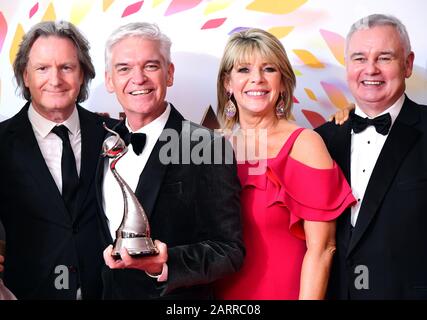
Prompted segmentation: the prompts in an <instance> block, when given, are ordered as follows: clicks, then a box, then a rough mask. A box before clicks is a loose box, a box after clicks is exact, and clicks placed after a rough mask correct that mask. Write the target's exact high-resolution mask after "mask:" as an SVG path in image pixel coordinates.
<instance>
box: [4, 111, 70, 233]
mask: <svg viewBox="0 0 427 320" xmlns="http://www.w3.org/2000/svg"><path fill="white" fill-rule="evenodd" d="M28 107H29V103H27V104H26V105H25V107H24V108H23V109H22V110H21V111H20V112H19V113H18V114H17V115H16V116H15V117H14V118H13V119H12V120H11V123H10V128H12V129H11V134H12V140H13V141H15V144H14V148H13V151H12V152H14V153H15V154H14V159H15V160H16V161H17V165H19V166H20V167H22V168H26V169H28V171H29V172H30V175H31V178H32V179H34V180H35V182H36V185H37V186H38V188H37V190H34V192H37V193H40V197H42V198H44V199H46V201H49V203H50V204H51V206H52V210H48V211H46V212H45V216H44V218H45V219H49V220H52V221H55V222H56V223H58V224H59V225H65V226H69V224H70V223H71V216H70V214H69V213H68V211H67V209H66V207H65V204H64V201H63V200H62V197H61V194H60V192H59V190H58V187H57V186H56V183H55V181H54V180H53V178H52V175H51V173H50V171H49V168H48V167H47V165H46V162H45V160H44V158H43V155H42V153H41V151H40V148H39V144H38V142H37V139H36V137H35V135H34V131H33V128H32V126H31V123H30V120H29V119H28Z"/></svg>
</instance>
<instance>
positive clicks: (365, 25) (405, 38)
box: [346, 14, 411, 55]
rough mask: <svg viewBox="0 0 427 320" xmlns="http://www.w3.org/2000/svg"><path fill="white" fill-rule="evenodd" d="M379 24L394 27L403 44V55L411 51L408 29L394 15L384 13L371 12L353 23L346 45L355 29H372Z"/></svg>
mask: <svg viewBox="0 0 427 320" xmlns="http://www.w3.org/2000/svg"><path fill="white" fill-rule="evenodd" d="M379 26H391V27H393V28H395V29H396V31H397V33H398V34H399V37H400V40H401V41H402V44H403V46H404V49H405V55H409V54H410V53H411V41H410V40H409V35H408V31H407V30H406V27H405V25H404V24H403V23H402V22H401V21H400V20H399V19H397V18H396V17H394V16H392V15H386V14H371V15H369V16H366V17H363V18H361V19H359V20H357V21H356V22H355V23H353V25H352V26H351V27H350V31H349V32H348V34H347V37H346V43H347V47H348V43H349V42H350V39H351V37H352V36H353V34H354V33H355V32H356V31H359V30H366V29H372V28H374V27H379ZM346 52H347V48H346Z"/></svg>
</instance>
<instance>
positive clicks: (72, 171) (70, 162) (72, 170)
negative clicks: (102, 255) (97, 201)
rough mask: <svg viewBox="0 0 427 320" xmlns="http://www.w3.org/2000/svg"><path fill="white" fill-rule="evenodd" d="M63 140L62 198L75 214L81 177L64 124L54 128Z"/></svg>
mask: <svg viewBox="0 0 427 320" xmlns="http://www.w3.org/2000/svg"><path fill="white" fill-rule="evenodd" d="M52 132H53V133H54V134H56V135H57V136H58V137H60V138H61V140H62V157H61V175H62V199H63V200H64V203H65V206H66V207H67V209H68V212H69V213H70V214H71V215H72V216H73V214H74V205H75V198H76V195H77V189H78V186H79V177H78V175H77V168H76V159H75V158H74V153H73V149H72V148H71V144H70V139H69V137H68V129H67V127H66V126H64V125H60V126H56V127H54V128H53V129H52Z"/></svg>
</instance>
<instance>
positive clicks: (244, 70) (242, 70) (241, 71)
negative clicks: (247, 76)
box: [237, 67, 249, 73]
mask: <svg viewBox="0 0 427 320" xmlns="http://www.w3.org/2000/svg"><path fill="white" fill-rule="evenodd" d="M237 72H239V73H248V72H249V69H248V68H246V67H240V68H237Z"/></svg>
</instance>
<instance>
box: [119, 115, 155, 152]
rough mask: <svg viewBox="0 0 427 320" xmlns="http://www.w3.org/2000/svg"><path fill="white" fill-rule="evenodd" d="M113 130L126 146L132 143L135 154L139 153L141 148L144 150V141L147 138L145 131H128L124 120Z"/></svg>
mask: <svg viewBox="0 0 427 320" xmlns="http://www.w3.org/2000/svg"><path fill="white" fill-rule="evenodd" d="M114 130H115V131H116V132H117V133H118V134H119V135H120V137H121V138H122V139H123V141H124V142H125V144H126V145H127V146H128V145H129V144H131V145H132V149H133V151H134V152H135V154H137V155H139V154H141V152H142V150H144V147H145V142H146V140H147V135H146V134H145V133H131V132H129V130H128V128H127V127H126V126H125V124H124V122H122V123H121V124H120V125H118V126H117V127H116V128H115V129H114Z"/></svg>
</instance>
